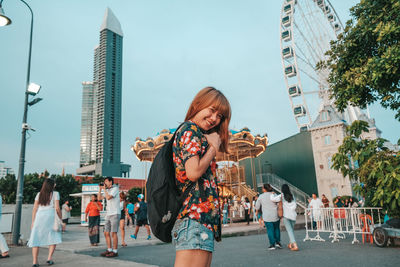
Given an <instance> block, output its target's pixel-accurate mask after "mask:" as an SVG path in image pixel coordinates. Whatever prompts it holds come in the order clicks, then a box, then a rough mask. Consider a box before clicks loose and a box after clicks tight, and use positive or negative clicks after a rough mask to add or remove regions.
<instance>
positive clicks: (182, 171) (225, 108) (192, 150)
mask: <svg viewBox="0 0 400 267" xmlns="http://www.w3.org/2000/svg"><path fill="white" fill-rule="evenodd" d="M230 118H231V108H230V105H229V102H228V100H227V99H226V97H225V96H224V95H223V94H222V93H221V92H220V91H218V90H216V89H215V88H213V87H206V88H204V89H202V90H201V91H200V92H199V93H198V94H197V95H196V96H195V98H194V99H193V101H192V103H191V105H190V107H189V110H188V112H187V114H186V118H185V122H184V123H183V125H182V126H181V127H180V128H179V129H177V133H176V136H175V140H174V144H173V161H174V165H175V173H176V183H177V185H178V188H179V189H180V190H181V191H182V192H183V191H185V190H186V189H188V188H189V190H190V193H189V195H188V197H187V198H186V199H185V200H184V203H183V206H182V209H181V210H180V213H179V215H178V219H177V221H176V223H175V226H174V229H173V230H172V233H171V234H172V238H173V241H174V244H175V247H176V258H175V267H179V266H185V267H186V266H210V265H211V259H212V252H213V251H214V240H217V241H220V240H221V211H220V205H219V197H218V185H217V179H216V168H217V164H216V162H215V156H216V154H217V151H222V152H227V150H228V138H229V132H228V127H229V121H230Z"/></svg>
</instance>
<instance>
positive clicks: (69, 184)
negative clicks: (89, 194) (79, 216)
mask: <svg viewBox="0 0 400 267" xmlns="http://www.w3.org/2000/svg"><path fill="white" fill-rule="evenodd" d="M51 178H53V179H54V180H55V181H56V191H58V192H59V193H60V205H62V204H64V202H65V201H66V200H69V204H70V206H72V211H74V212H75V211H79V213H80V208H81V198H74V197H71V196H70V194H73V193H80V192H82V186H81V184H79V183H78V182H77V181H76V180H75V178H74V177H72V175H70V174H67V175H65V176H61V175H54V174H53V175H51ZM74 214H75V213H74Z"/></svg>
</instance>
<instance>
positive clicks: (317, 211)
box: [310, 193, 324, 230]
mask: <svg viewBox="0 0 400 267" xmlns="http://www.w3.org/2000/svg"><path fill="white" fill-rule="evenodd" d="M323 207H324V204H323V203H322V201H321V199H319V198H318V197H317V194H315V193H314V194H312V199H311V201H310V208H311V213H312V217H313V220H314V221H316V222H317V230H320V229H321V228H322V217H323V216H322V210H321V208H323Z"/></svg>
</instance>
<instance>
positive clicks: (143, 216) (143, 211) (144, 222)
mask: <svg viewBox="0 0 400 267" xmlns="http://www.w3.org/2000/svg"><path fill="white" fill-rule="evenodd" d="M138 200H139V202H138V203H136V206H135V213H136V217H137V218H136V228H135V233H134V234H133V235H131V237H132V238H133V239H136V238H137V235H138V232H139V228H140V227H142V226H144V227H145V228H146V230H147V240H150V239H151V235H150V227H149V221H148V219H147V203H146V202H145V201H144V195H143V194H139V195H138Z"/></svg>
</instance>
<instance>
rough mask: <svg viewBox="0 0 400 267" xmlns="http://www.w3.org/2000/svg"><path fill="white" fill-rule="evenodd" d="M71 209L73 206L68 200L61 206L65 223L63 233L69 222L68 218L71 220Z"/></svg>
mask: <svg viewBox="0 0 400 267" xmlns="http://www.w3.org/2000/svg"><path fill="white" fill-rule="evenodd" d="M71 210H72V207H71V206H69V201H68V200H66V201H65V202H64V204H63V205H62V207H61V215H62V223H63V225H62V232H63V233H65V231H66V228H67V224H68V220H69V218H71Z"/></svg>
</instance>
